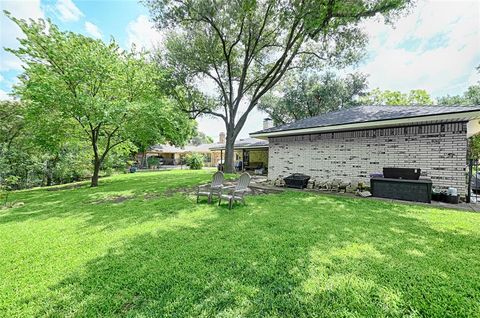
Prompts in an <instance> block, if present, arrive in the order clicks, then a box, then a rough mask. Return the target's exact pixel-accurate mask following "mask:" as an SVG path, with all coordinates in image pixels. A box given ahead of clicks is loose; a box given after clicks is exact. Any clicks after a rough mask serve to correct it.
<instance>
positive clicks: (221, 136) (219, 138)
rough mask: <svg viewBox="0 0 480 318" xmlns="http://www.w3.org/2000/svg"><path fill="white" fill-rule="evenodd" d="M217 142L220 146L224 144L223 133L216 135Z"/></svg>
mask: <svg viewBox="0 0 480 318" xmlns="http://www.w3.org/2000/svg"><path fill="white" fill-rule="evenodd" d="M218 142H219V143H221V144H224V143H225V133H224V132H223V131H222V132H221V133H220V134H219V135H218Z"/></svg>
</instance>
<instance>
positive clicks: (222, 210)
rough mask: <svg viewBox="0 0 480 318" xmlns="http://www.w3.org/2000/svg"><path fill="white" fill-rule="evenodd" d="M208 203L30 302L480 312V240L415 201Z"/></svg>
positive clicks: (210, 311) (161, 311)
mask: <svg viewBox="0 0 480 318" xmlns="http://www.w3.org/2000/svg"><path fill="white" fill-rule="evenodd" d="M189 206H191V207H192V209H193V208H194V207H195V205H193V202H191V201H190V202H187V203H185V202H183V209H184V210H185V209H187V210H188V207H189ZM207 207H208V209H209V212H208V213H209V215H210V217H206V218H205V215H204V216H203V217H199V218H196V217H195V216H196V214H195V213H196V212H195V211H192V212H191V213H188V212H186V213H183V214H181V215H179V216H177V218H180V219H182V218H185V219H186V220H185V222H186V223H185V225H188V224H189V220H191V221H192V222H193V221H194V226H179V227H174V228H171V229H165V228H162V226H159V228H158V230H156V231H154V232H152V233H148V234H142V235H139V236H136V237H134V238H131V239H129V240H126V241H125V243H124V244H122V245H120V246H118V247H115V248H112V249H111V250H110V251H109V252H108V253H107V254H106V255H105V256H102V257H99V258H96V259H94V260H92V261H90V262H89V263H88V264H86V266H85V268H84V270H82V271H79V272H76V273H74V274H72V275H71V276H70V277H68V278H67V279H65V280H63V281H62V282H61V283H59V284H57V285H55V286H52V287H51V288H50V290H51V293H48V295H44V296H40V295H38V296H37V298H36V299H35V298H34V299H26V300H25V302H26V303H29V302H35V303H41V304H47V305H43V307H42V309H41V310H40V311H39V312H37V316H42V315H52V314H54V315H58V316H63V315H75V316H137V315H138V316H164V317H165V316H168V317H169V316H176V317H198V316H204V317H211V316H221V317H234V316H255V317H265V316H276V317H302V316H324V317H326V316H331V317H338V316H405V315H409V316H442V317H445V316H457V317H459V316H475V315H478V313H479V310H480V307H479V303H480V302H479V301H480V292H479V291H480V283H479V282H480V260H479V257H480V256H479V253H478V247H479V246H480V244H479V243H480V241H479V233H478V230H477V231H475V230H472V231H471V232H469V231H466V230H465V231H457V230H456V229H457V226H458V224H457V221H456V219H460V218H461V215H459V214H455V216H454V218H456V219H453V220H452V221H451V223H452V224H445V226H444V227H443V228H442V227H441V226H440V225H439V224H437V223H435V222H436V221H435V217H434V218H432V219H424V218H423V216H422V215H418V214H419V213H420V211H417V210H416V209H417V208H416V207H415V206H402V205H393V204H388V203H384V202H377V201H368V200H359V199H345V198H338V197H329V196H321V197H320V196H312V195H308V194H303V193H284V194H279V195H268V196H258V197H250V198H248V206H246V207H243V206H238V207H236V208H235V209H234V210H232V211H229V210H228V209H227V207H226V206H222V207H214V206H207ZM418 209H420V208H418ZM422 212H423V213H433V214H435V213H440V217H441V214H442V213H447V212H435V211H433V210H426V209H423V208H422ZM138 213H140V214H141V213H143V211H139V212H138ZM97 218H98V217H97ZM99 220H100V221H99V222H100V223H102V222H103V221H104V220H102V219H99ZM167 221H168V220H167ZM476 222H477V224H478V219H476ZM453 223H455V224H453ZM442 224H443V223H442Z"/></svg>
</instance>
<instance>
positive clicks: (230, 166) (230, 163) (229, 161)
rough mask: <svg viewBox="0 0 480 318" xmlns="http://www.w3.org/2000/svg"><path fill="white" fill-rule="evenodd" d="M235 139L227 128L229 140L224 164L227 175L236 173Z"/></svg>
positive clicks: (227, 140) (226, 142)
mask: <svg viewBox="0 0 480 318" xmlns="http://www.w3.org/2000/svg"><path fill="white" fill-rule="evenodd" d="M234 145H235V138H234V137H233V133H231V132H230V133H229V131H228V128H227V138H226V141H225V162H224V166H223V167H224V172H226V173H233V172H235V166H234V155H235V149H234Z"/></svg>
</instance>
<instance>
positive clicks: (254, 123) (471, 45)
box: [0, 0, 480, 140]
mask: <svg viewBox="0 0 480 318" xmlns="http://www.w3.org/2000/svg"><path fill="white" fill-rule="evenodd" d="M0 9H1V10H0V12H1V11H3V10H8V11H10V12H11V13H12V14H13V15H14V16H16V17H20V18H34V19H36V18H46V17H48V18H51V19H52V21H53V22H54V23H55V24H57V25H59V26H60V28H62V29H64V30H71V31H74V32H79V33H83V34H85V35H89V36H92V37H95V38H101V39H103V40H105V41H108V40H109V39H110V37H111V36H113V37H114V38H115V39H116V40H117V41H118V42H119V43H120V44H121V45H122V46H123V47H125V48H128V47H129V46H130V45H131V44H132V43H135V44H136V45H137V47H139V46H143V47H146V48H152V47H153V46H157V45H158V43H161V41H162V37H161V35H160V34H159V33H158V32H156V31H155V30H154V29H153V28H152V23H151V22H150V21H149V16H148V11H147V10H146V8H144V7H143V6H142V5H141V4H139V3H138V2H137V1H135V0H105V1H94V0H16V1H12V0H0ZM0 20H1V21H0V23H1V24H0V47H15V46H16V45H17V40H16V38H17V37H19V36H21V33H20V30H19V29H18V28H17V27H16V26H15V25H13V24H12V23H11V22H10V21H8V20H7V19H6V18H5V16H4V15H3V13H1V17H0ZM365 28H366V30H367V32H368V34H369V37H370V42H369V45H368V55H367V57H366V58H365V60H364V61H362V62H361V63H360V64H359V65H358V66H356V67H355V68H354V69H353V70H354V71H361V72H364V73H366V74H369V80H368V81H369V86H370V88H375V87H378V88H380V89H382V90H383V89H390V90H400V91H403V92H407V91H409V90H411V89H426V90H427V91H429V92H430V94H431V95H432V96H434V97H438V96H442V95H446V94H460V93H462V92H463V91H465V89H466V88H467V87H468V86H469V85H471V84H474V83H476V82H477V81H478V80H479V76H478V74H477V73H476V72H475V67H476V66H477V65H479V64H480V0H473V1H461V0H458V1H455V0H451V1H438V0H424V1H422V0H420V1H418V2H417V5H416V7H415V8H414V9H413V10H412V11H411V12H410V14H409V15H408V16H406V17H403V18H401V19H399V20H397V21H396V23H395V27H392V26H388V25H385V24H384V23H383V22H382V21H378V20H372V21H368V22H366V23H365ZM20 72H21V63H20V61H18V60H17V59H16V58H15V57H14V56H12V55H11V54H10V53H7V52H5V51H3V50H2V51H1V52H0V99H5V98H8V95H7V94H8V93H9V92H10V90H11V87H12V85H13V84H14V83H15V80H16V76H17V75H18V74H19V73H20ZM264 117H265V115H264V114H262V113H261V112H259V111H256V110H255V111H253V112H252V113H251V115H250V118H249V120H248V121H247V123H246V125H245V127H244V129H243V131H242V133H241V134H240V137H241V138H244V137H248V133H249V132H253V131H256V130H259V129H261V128H262V120H263V118H264ZM224 129H225V128H224V125H223V123H222V122H221V121H220V120H217V119H212V118H203V119H200V120H199V130H200V131H203V132H205V133H206V134H207V135H210V136H212V137H214V138H215V140H216V139H217V136H218V133H219V132H220V131H222V130H224Z"/></svg>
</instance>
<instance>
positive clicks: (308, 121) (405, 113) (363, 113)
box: [251, 105, 480, 136]
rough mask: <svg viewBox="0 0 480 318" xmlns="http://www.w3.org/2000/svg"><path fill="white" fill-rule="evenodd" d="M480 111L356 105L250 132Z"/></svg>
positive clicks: (263, 132)
mask: <svg viewBox="0 0 480 318" xmlns="http://www.w3.org/2000/svg"><path fill="white" fill-rule="evenodd" d="M474 111H476V112H478V111H480V105H479V106H358V107H353V108H348V109H342V110H339V111H334V112H330V113H326V114H322V115H320V116H315V117H310V118H305V119H301V120H298V121H296V122H293V123H290V124H286V125H281V126H276V127H272V128H268V129H264V130H260V131H257V132H254V133H252V134H251V135H252V136H255V135H257V134H268V133H274V132H284V131H285V132H286V131H289V130H297V129H308V128H317V127H328V126H337V125H345V124H355V123H367V122H375V121H386V120H394V119H404V118H416V117H423V116H433V115H443V114H461V113H468V112H474Z"/></svg>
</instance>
